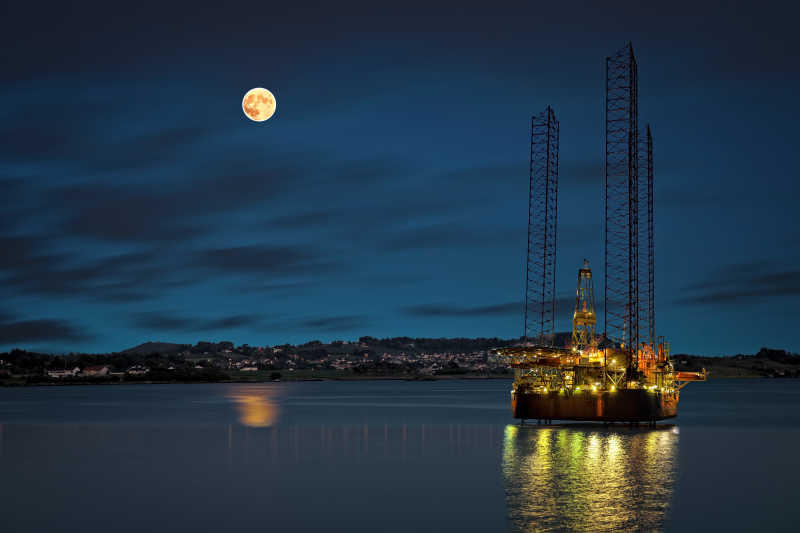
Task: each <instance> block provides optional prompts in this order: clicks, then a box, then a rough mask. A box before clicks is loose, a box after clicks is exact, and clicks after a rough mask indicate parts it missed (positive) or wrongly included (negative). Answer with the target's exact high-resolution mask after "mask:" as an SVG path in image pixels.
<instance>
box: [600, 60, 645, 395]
mask: <svg viewBox="0 0 800 533" xmlns="http://www.w3.org/2000/svg"><path fill="white" fill-rule="evenodd" d="M637 85H638V74H637V65H636V59H635V57H634V55H633V46H632V45H631V44H628V45H626V46H625V47H624V48H622V49H621V50H619V51H617V52H616V53H615V54H614V55H613V56H611V57H607V58H606V101H605V106H606V109H605V115H606V117H605V118H606V131H605V141H606V153H605V250H604V252H605V254H604V255H605V265H604V267H605V272H604V276H605V288H604V291H605V294H604V297H605V298H604V299H605V309H604V320H605V336H606V338H607V339H608V340H610V341H612V342H614V343H619V344H620V345H621V346H622V348H623V352H624V353H625V355H626V358H627V361H626V365H627V372H626V381H630V380H632V379H634V376H636V375H637V362H636V359H637V349H638V346H639V274H638V272H639V252H638V248H639V246H638V244H639V232H638V226H639V212H638V207H639V191H638V184H639V171H638V164H639V157H638V145H639V128H638V114H639V110H638V87H637Z"/></svg>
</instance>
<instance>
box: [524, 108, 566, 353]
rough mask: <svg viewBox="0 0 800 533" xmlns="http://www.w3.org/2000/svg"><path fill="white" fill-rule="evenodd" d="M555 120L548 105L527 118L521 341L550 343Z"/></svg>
mask: <svg viewBox="0 0 800 533" xmlns="http://www.w3.org/2000/svg"><path fill="white" fill-rule="evenodd" d="M558 131H559V127H558V120H556V115H555V113H554V112H553V110H552V109H551V108H550V106H548V107H547V109H545V110H544V111H543V112H541V113H539V114H538V115H535V116H534V117H532V118H531V165H530V190H529V195H528V257H527V266H526V276H525V332H524V335H523V337H524V339H523V340H524V341H526V342H531V341H534V342H536V343H538V344H541V345H552V344H553V328H554V326H555V324H554V317H555V295H556V224H557V221H558Z"/></svg>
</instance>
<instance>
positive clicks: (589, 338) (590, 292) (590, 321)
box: [572, 259, 597, 351]
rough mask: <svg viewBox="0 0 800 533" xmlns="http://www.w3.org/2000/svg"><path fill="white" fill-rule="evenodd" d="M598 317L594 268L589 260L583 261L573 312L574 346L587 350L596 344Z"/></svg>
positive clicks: (574, 347)
mask: <svg viewBox="0 0 800 533" xmlns="http://www.w3.org/2000/svg"><path fill="white" fill-rule="evenodd" d="M596 323H597V317H596V316H595V314H594V288H593V286H592V269H591V268H589V261H587V260H585V259H584V261H583V268H581V269H579V270H578V289H577V291H576V294H575V312H574V313H573V314H572V348H573V349H576V350H580V351H583V350H587V349H589V348H590V346H592V344H594V342H595V338H594V328H595V324H596Z"/></svg>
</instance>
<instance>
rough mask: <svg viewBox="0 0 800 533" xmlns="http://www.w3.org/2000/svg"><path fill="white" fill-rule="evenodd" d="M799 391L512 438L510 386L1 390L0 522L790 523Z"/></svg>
mask: <svg viewBox="0 0 800 533" xmlns="http://www.w3.org/2000/svg"><path fill="white" fill-rule="evenodd" d="M799 385H800V382H798V381H795V380H746V381H745V380H741V381H712V382H709V383H705V384H695V385H691V386H689V387H688V388H687V389H685V390H684V394H682V396H681V404H680V409H679V417H678V418H677V419H675V421H674V423H672V424H662V425H660V426H659V427H657V428H656V429H644V428H641V429H630V428H627V427H612V428H604V427H603V426H602V425H591V424H563V425H553V426H536V425H526V426H522V427H520V426H519V424H518V423H516V422H515V421H514V420H512V419H511V418H510V416H509V408H508V395H509V390H510V382H508V381H501V380H496V381H495V380H493V381H436V382H403V381H371V382H363V381H359V382H306V383H269V384H263V385H245V384H210V385H132V386H80V387H41V388H38V387H37V388H18V389H13V388H8V389H0V517H2V521H3V523H4V528H3V531H20V532H27V531H85V532H94V531H98V532H99V531H109V530H114V531H214V530H219V531H325V530H342V531H376V530H380V531H563V530H590V531H591V530H595V531H603V530H614V529H616V530H619V529H625V530H628V529H635V528H640V529H646V530H660V529H666V530H672V531H679V530H702V529H711V530H748V529H758V530H770V531H779V530H785V531H793V530H796V527H795V526H796V524H797V523H798V521H799V520H800V511H799V510H798V506H797V505H795V504H794V502H795V501H796V500H797V499H798V497H800V484H799V483H798V481H797V478H798V474H800V460H799V459H798V452H797V450H798V447H799V446H800V386H799Z"/></svg>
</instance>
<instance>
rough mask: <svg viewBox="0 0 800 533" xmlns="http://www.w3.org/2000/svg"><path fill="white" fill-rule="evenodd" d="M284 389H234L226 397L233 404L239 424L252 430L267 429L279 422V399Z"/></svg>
mask: <svg viewBox="0 0 800 533" xmlns="http://www.w3.org/2000/svg"><path fill="white" fill-rule="evenodd" d="M282 390H283V389H280V388H277V387H265V386H263V385H245V386H242V385H240V386H236V387H232V388H231V389H230V390H228V392H227V393H226V394H225V397H226V398H227V399H228V400H230V401H231V402H233V404H234V406H235V407H236V412H237V415H238V417H239V422H240V423H241V424H242V425H244V426H247V427H251V428H266V427H269V426H271V425H273V424H274V423H275V422H277V420H278V415H279V414H280V409H279V407H278V402H277V398H278V396H280V394H281V392H282Z"/></svg>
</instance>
